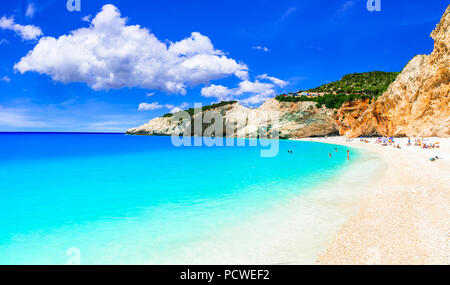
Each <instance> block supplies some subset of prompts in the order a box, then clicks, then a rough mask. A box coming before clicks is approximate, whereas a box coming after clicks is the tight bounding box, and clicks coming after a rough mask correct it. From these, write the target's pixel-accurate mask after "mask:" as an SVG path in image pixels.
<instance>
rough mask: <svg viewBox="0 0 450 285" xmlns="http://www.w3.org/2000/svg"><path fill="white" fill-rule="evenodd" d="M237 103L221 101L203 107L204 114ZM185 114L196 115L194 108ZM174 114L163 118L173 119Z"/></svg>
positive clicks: (168, 114)
mask: <svg viewBox="0 0 450 285" xmlns="http://www.w3.org/2000/svg"><path fill="white" fill-rule="evenodd" d="M234 103H237V101H221V102H220V103H215V104H211V105H207V106H202V112H205V111H208V110H211V109H215V108H219V107H223V106H226V105H229V104H234ZM185 112H188V113H189V115H191V116H192V115H194V108H189V109H187V110H185ZM172 116H173V114H172V113H167V114H165V115H164V116H163V117H172Z"/></svg>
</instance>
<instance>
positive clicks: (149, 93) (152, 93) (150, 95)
mask: <svg viewBox="0 0 450 285" xmlns="http://www.w3.org/2000/svg"><path fill="white" fill-rule="evenodd" d="M153 95H155V92H148V93H147V94H145V96H147V97H152V96H153Z"/></svg>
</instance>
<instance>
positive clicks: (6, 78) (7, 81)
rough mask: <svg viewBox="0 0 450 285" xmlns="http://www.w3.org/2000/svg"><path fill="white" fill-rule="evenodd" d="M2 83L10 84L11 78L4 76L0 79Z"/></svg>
mask: <svg viewBox="0 0 450 285" xmlns="http://www.w3.org/2000/svg"><path fill="white" fill-rule="evenodd" d="M0 81H3V82H6V83H9V82H11V78H9V77H8V76H6V75H5V76H3V77H2V78H0Z"/></svg>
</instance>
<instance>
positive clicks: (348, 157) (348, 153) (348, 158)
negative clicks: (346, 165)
mask: <svg viewBox="0 0 450 285" xmlns="http://www.w3.org/2000/svg"><path fill="white" fill-rule="evenodd" d="M347 160H350V151H349V150H348V149H347Z"/></svg>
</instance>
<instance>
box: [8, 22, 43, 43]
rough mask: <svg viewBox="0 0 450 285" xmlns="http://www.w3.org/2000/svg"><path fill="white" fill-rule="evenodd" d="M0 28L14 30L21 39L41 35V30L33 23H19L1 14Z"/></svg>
mask: <svg viewBox="0 0 450 285" xmlns="http://www.w3.org/2000/svg"><path fill="white" fill-rule="evenodd" d="M0 29H3V30H11V31H14V32H16V34H18V35H19V36H20V37H21V38H22V40H28V41H29V40H36V39H38V38H39V37H41V36H42V30H41V28H39V27H36V26H33V25H20V24H16V23H15V22H14V18H13V17H10V18H7V17H6V16H3V17H1V18H0Z"/></svg>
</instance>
